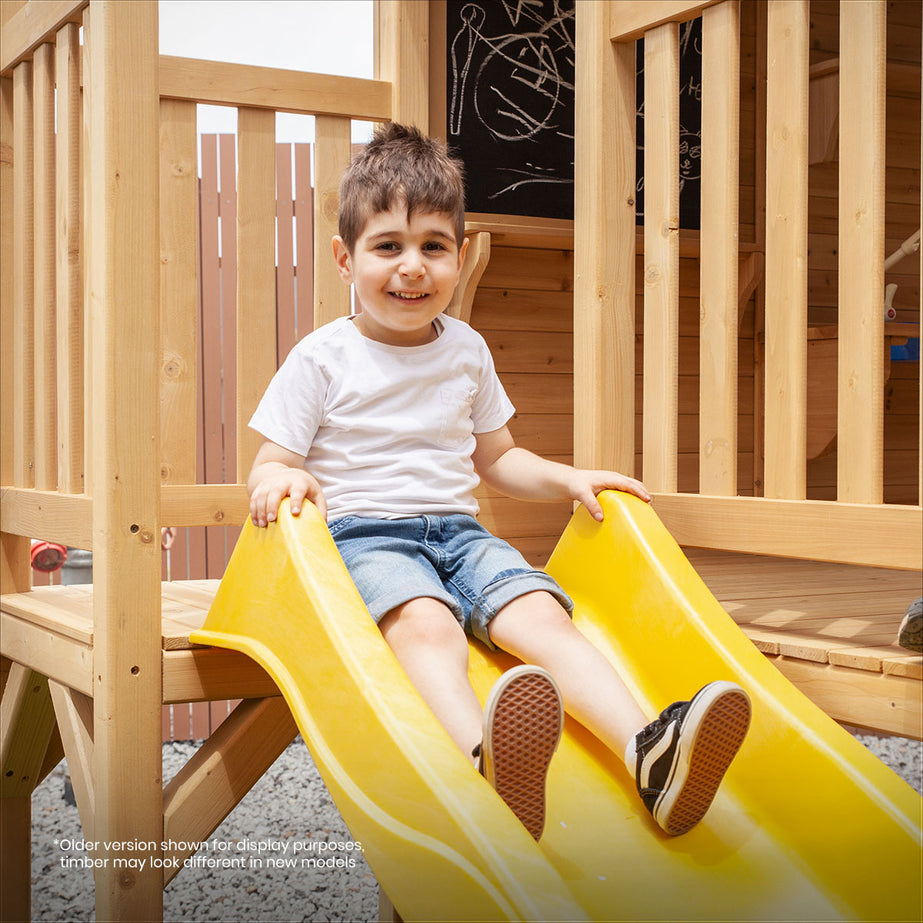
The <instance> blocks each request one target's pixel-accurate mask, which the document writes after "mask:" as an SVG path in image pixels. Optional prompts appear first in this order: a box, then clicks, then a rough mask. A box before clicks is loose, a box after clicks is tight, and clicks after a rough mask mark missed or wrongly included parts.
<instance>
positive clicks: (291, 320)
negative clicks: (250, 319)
mask: <svg viewBox="0 0 923 923" xmlns="http://www.w3.org/2000/svg"><path fill="white" fill-rule="evenodd" d="M292 180H293V177H292V146H291V145H290V144H277V145H276V325H277V333H276V339H277V343H276V366H277V367H278V366H279V365H281V364H282V360H283V359H284V358H285V357H286V356H287V355H288V353H289V350H290V349H291V348H292V347H293V346H294V345H295V235H294V228H293V226H292V222H293V220H294V217H295V202H294V197H293V183H292ZM264 310H265V309H264Z"/></svg>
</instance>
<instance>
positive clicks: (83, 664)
mask: <svg viewBox="0 0 923 923" xmlns="http://www.w3.org/2000/svg"><path fill="white" fill-rule="evenodd" d="M41 589H50V588H48V587H46V588H41ZM22 595H29V596H31V595H32V594H31V593H27V594H22ZM8 598H9V597H4V604H3V605H4V611H3V612H2V613H0V627H2V629H3V653H4V656H5V657H9V658H10V659H11V660H14V661H15V662H16V663H19V664H22V665H23V666H25V667H29V668H30V669H33V670H36V671H37V672H38V673H41V674H42V675H43V676H48V677H49V678H50V679H56V680H60V682H62V683H64V685H66V686H68V687H70V688H71V689H78V690H79V691H80V692H83V693H85V694H86V695H92V694H93V649H92V648H91V647H90V646H89V645H88V644H80V643H77V642H74V641H72V640H68V639H67V638H66V637H65V635H63V634H58V633H56V632H54V631H51V630H48V629H45V628H43V627H41V626H39V625H36V624H32V623H30V622H28V621H25V620H23V619H19V618H16V617H15V616H13V615H11V614H9V613H8V612H7V611H6V608H7V604H6V599H8Z"/></svg>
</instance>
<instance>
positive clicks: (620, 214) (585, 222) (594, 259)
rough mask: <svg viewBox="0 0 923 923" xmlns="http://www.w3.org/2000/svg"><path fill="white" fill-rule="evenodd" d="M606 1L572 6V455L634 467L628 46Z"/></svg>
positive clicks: (586, 463)
mask: <svg viewBox="0 0 923 923" xmlns="http://www.w3.org/2000/svg"><path fill="white" fill-rule="evenodd" d="M611 9H612V5H611V4H608V3H581V4H578V5H577V8H576V16H577V82H578V84H579V85H581V86H584V87H593V88H594V90H593V92H592V93H578V94H577V106H576V112H575V121H576V132H575V138H576V140H575V150H574V175H575V187H574V201H575V214H576V215H577V219H576V220H575V223H574V305H575V312H574V369H575V371H574V407H575V411H577V412H575V415H574V456H575V459H576V463H577V464H578V465H579V466H581V467H588V468H613V469H616V470H620V471H623V472H625V473H627V474H632V473H633V471H634V414H635V407H634V375H635V370H634V344H633V339H634V330H635V320H634V311H635V306H634V291H635V157H636V149H635V50H634V46H632V45H612V44H611V43H610V42H609V41H607V40H606V39H605V36H606V35H609V34H611V32H609V31H607V30H608V29H609V27H610V22H609V16H610V12H611Z"/></svg>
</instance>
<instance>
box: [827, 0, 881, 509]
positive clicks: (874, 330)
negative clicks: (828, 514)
mask: <svg viewBox="0 0 923 923" xmlns="http://www.w3.org/2000/svg"><path fill="white" fill-rule="evenodd" d="M886 18H887V8H886V7H885V6H884V4H881V3H877V2H869V0H850V2H848V3H841V4H840V206H839V208H840V221H839V227H840V231H839V257H840V276H839V286H838V291H839V327H840V337H839V351H838V363H837V364H838V382H839V385H838V394H839V399H838V401H837V445H838V451H837V498H838V499H839V500H842V501H844V502H846V503H881V501H882V490H883V488H882V482H883V481H882V479H883V466H884V461H883V454H882V453H883V446H884V431H883V427H884V417H883V415H884V401H883V386H884V379H883V377H882V375H883V361H884V359H883V345H884V343H883V339H882V328H883V324H884V317H883V313H882V309H881V293H882V291H883V290H884V258H885V253H884V226H885V202H884V176H885V163H886V161H885V28H886Z"/></svg>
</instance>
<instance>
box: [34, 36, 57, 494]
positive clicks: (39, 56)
mask: <svg viewBox="0 0 923 923" xmlns="http://www.w3.org/2000/svg"><path fill="white" fill-rule="evenodd" d="M32 82H33V92H32V111H33V115H32V120H33V127H34V136H33V145H34V147H33V154H34V158H35V163H34V167H33V176H32V182H33V186H32V189H33V193H32V195H33V209H34V210H33V214H32V220H33V222H34V228H35V230H34V232H33V246H34V251H33V254H34V256H33V258H34V263H33V273H34V277H35V291H34V298H35V302H34V304H35V349H34V361H35V379H34V384H33V387H34V388H35V475H34V478H35V486H36V487H37V488H38V489H39V490H53V489H54V488H55V487H56V486H57V483H58V460H57V438H58V434H57V425H56V416H57V388H56V385H57V371H56V366H57V321H56V317H55V311H56V304H55V269H56V266H55V263H56V259H55V214H54V212H55V179H54V177H55V137H54V121H55V112H54V109H55V106H54V82H55V78H54V45H50V44H48V43H45V44H42V45H39V46H38V48H36V49H35V55H34V57H33V62H32Z"/></svg>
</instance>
